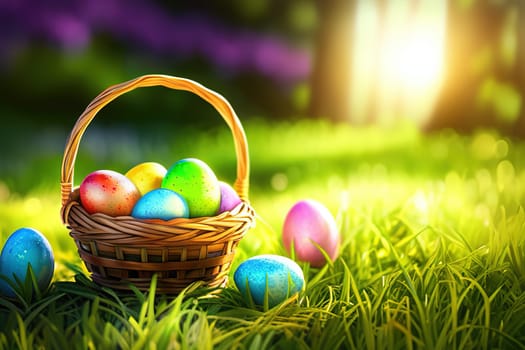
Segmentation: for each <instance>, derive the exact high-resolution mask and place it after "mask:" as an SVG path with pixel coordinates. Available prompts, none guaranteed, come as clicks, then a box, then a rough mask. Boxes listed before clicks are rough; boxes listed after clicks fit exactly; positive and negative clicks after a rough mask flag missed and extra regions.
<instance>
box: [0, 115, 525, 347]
mask: <svg viewBox="0 0 525 350" xmlns="http://www.w3.org/2000/svg"><path fill="white" fill-rule="evenodd" d="M245 129H246V132H247V135H248V140H249V144H250V160H251V166H252V176H251V179H252V185H251V187H250V189H251V191H250V195H251V202H252V205H253V207H254V208H255V210H256V211H257V213H258V220H257V226H256V227H255V228H254V229H252V230H251V231H250V232H249V233H248V234H247V236H246V237H245V238H244V239H243V240H242V241H241V244H240V246H239V249H238V251H237V255H236V259H235V261H234V264H233V267H232V270H231V271H232V272H233V271H234V270H235V268H236V266H238V264H239V263H240V262H242V261H243V260H244V259H246V258H248V257H250V256H253V255H257V254H265V253H275V254H281V255H286V252H285V250H284V248H283V246H282V243H281V238H280V234H281V232H280V230H281V226H282V222H283V220H284V217H285V215H286V212H287V210H288V209H289V208H290V207H291V206H292V205H293V203H295V202H296V201H297V200H300V199H303V198H314V199H317V200H320V201H322V202H323V203H325V204H326V206H327V207H328V208H329V209H330V210H331V212H332V213H333V214H334V216H335V217H336V220H337V223H338V225H339V227H340V230H341V234H342V238H343V243H342V247H341V254H340V256H339V258H338V259H336V260H335V261H334V262H333V263H330V264H327V265H326V266H324V267H323V268H320V269H316V268H311V267H309V266H308V265H307V264H305V263H301V262H300V266H301V267H302V268H303V271H304V273H305V277H306V286H305V289H304V290H303V291H301V293H299V294H298V295H296V296H295V297H293V298H291V299H289V300H287V301H285V302H284V303H282V304H280V305H278V306H276V307H274V308H272V309H269V310H264V309H263V308H260V307H251V306H250V304H249V303H248V302H246V301H245V300H244V299H243V298H242V296H241V295H240V293H239V292H238V290H237V289H236V288H235V286H234V285H233V283H232V282H230V284H229V285H228V286H227V288H225V289H223V290H220V291H219V293H216V292H217V291H213V292H215V293H212V291H210V290H207V289H206V288H203V287H202V286H198V285H194V286H190V287H189V288H188V289H187V290H186V291H185V292H183V293H181V294H180V295H179V296H177V297H169V296H164V295H160V294H157V293H155V286H156V281H155V280H153V281H152V287H151V289H150V291H149V292H147V293H142V292H139V291H133V292H131V293H117V292H115V291H112V290H109V289H106V288H101V287H99V286H97V285H96V284H94V283H92V282H91V281H90V279H89V276H88V275H87V274H86V271H85V269H84V268H83V266H82V264H81V262H80V260H79V258H78V256H77V255H76V251H75V246H74V243H73V242H72V239H71V238H70V237H69V236H68V233H67V230H66V229H65V228H64V227H63V226H62V224H61V222H60V216H59V210H60V203H59V201H60V193H59V187H58V181H59V170H60V161H61V159H60V158H61V155H60V152H61V151H62V150H60V149H59V150H58V151H57V150H54V153H53V150H51V151H49V152H48V153H46V152H45V151H44V150H40V151H39V152H37V154H32V155H31V156H27V161H26V162H25V163H24V165H23V166H20V167H19V168H17V169H15V170H13V171H10V172H7V171H5V172H4V174H5V175H3V176H4V177H3V180H2V182H0V198H1V201H0V243H3V242H4V241H5V239H7V236H8V235H9V233H10V232H12V231H14V230H15V229H16V228H18V227H21V226H31V227H34V228H37V229H39V230H41V231H42V232H43V233H44V234H45V235H46V236H47V237H48V238H49V240H50V241H51V244H52V246H53V248H54V251H55V255H56V263H57V266H56V272H55V277H54V282H53V284H52V285H51V287H50V288H49V290H47V291H41V292H38V291H35V290H34V289H33V288H31V285H27V286H26V288H25V289H26V290H25V292H24V295H22V296H21V298H20V299H19V300H16V301H8V300H5V299H0V349H12V348H20V349H33V348H46V349H55V348H56V349H64V348H79V349H86V348H87V349H105V348H108V349H116V348H120V349H186V348H199V349H211V348H217V349H236V348H238V349H266V348H272V349H336V348H345V349H381V348H388V349H444V348H446V349H489V348H490V349H495V348H497V349H523V348H525V318H524V317H523V315H524V314H525V212H524V209H523V208H524V207H525V159H524V158H523V154H525V152H524V151H525V142H518V141H511V140H508V139H505V138H503V137H501V136H500V135H498V134H497V133H496V132H493V131H480V132H477V133H476V134H474V135H472V136H460V135H458V134H456V133H454V132H450V131H444V132H442V133H438V134H434V135H423V134H421V133H420V132H418V131H417V130H416V129H413V128H411V127H409V126H406V127H399V128H392V129H390V130H381V129H378V128H373V127H370V128H353V127H351V126H348V125H338V126H334V125H330V124H328V123H324V122H317V121H302V122H296V123H276V124H274V125H271V124H269V123H266V122H263V121H257V120H250V121H246V122H245ZM87 135H89V130H88V133H87V134H86V140H85V143H83V144H81V154H80V155H79V159H78V160H77V163H78V164H77V166H76V167H75V170H76V174H77V175H76V178H77V179H81V178H82V176H83V175H84V174H87V172H89V171H91V170H94V169H98V168H104V167H111V168H112V169H115V170H120V171H125V170H126V169H127V168H129V167H131V166H132V165H134V164H135V163H137V162H141V161H147V160H154V161H159V162H162V163H164V164H167V165H169V164H170V163H172V162H174V161H175V160H177V159H179V158H182V157H185V156H195V157H199V158H201V159H203V160H205V161H206V162H208V163H209V164H210V165H211V166H212V168H213V169H215V170H216V172H217V174H218V175H219V177H221V178H223V179H226V180H228V181H231V180H233V177H234V172H233V170H232V169H234V168H235V165H234V162H235V157H234V154H233V144H232V142H231V137H230V136H229V134H228V133H227V131H225V130H222V129H219V130H215V129H214V130H211V131H209V132H203V131H199V130H191V129H190V130H189V131H188V130H184V131H181V132H180V133H176V135H175V137H170V136H168V134H166V136H161V137H156V138H155V139H149V138H146V139H143V138H142V136H141V134H139V133H137V134H133V133H132V134H131V141H130V139H129V137H128V138H126V140H125V142H123V143H122V144H120V143H119V140H118V138H115V139H114V140H113V142H114V143H113V144H112V145H111V147H109V148H108V149H109V150H108V151H107V152H102V155H101V154H100V152H99V153H97V151H96V150H93V147H91V146H90V142H91V141H90V140H89V136H87ZM102 136H107V135H105V134H102ZM162 140H170V141H169V142H162ZM35 142H36V141H35ZM129 144H131V145H132V147H130V146H129ZM125 145H128V147H125ZM82 146H84V147H82ZM90 147H91V148H90ZM130 150H131V151H130ZM30 169H40V170H41V171H39V172H33V173H31V174H29V172H30ZM17 171H18V172H17Z"/></svg>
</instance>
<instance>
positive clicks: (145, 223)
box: [61, 75, 255, 293]
mask: <svg viewBox="0 0 525 350" xmlns="http://www.w3.org/2000/svg"><path fill="white" fill-rule="evenodd" d="M157 85H160V86H165V87H168V88H171V89H175V90H186V91H190V92H193V93H195V94H197V95H198V96H200V97H201V98H203V99H204V100H205V101H207V102H209V103H210V104H211V105H212V106H213V107H215V109H216V110H217V111H218V113H219V114H220V115H221V116H222V117H223V119H224V120H225V122H226V123H227V124H228V126H229V127H230V129H231V131H232V135H233V139H234V145H235V152H236V156H237V178H236V180H235V183H234V185H233V187H234V189H235V190H236V192H237V193H238V194H239V197H240V198H241V200H242V202H241V204H239V205H238V206H237V207H236V208H234V209H233V210H231V211H229V212H224V213H221V214H219V215H217V216H212V217H197V218H189V219H186V218H177V219H173V220H169V221H163V220H159V219H151V220H139V219H135V218H133V217H131V216H119V217H111V216H108V215H105V214H102V213H95V214H91V215H90V214H88V213H87V212H86V211H85V209H84V208H83V207H82V206H81V204H80V200H79V192H78V188H74V187H73V173H74V163H75V158H76V154H77V152H78V147H79V143H80V140H81V138H82V135H83V133H84V131H85V130H86V128H87V126H88V125H89V123H90V122H91V121H92V120H93V118H94V117H95V115H96V114H97V113H98V112H99V111H100V109H102V107H104V106H105V105H106V104H108V103H109V102H111V101H112V100H114V99H115V98H117V97H118V96H120V95H122V94H124V93H126V92H128V91H131V90H133V89H135V88H139V87H146V86H157ZM248 178H249V160H248V146H247V141H246V136H245V134H244V131H243V129H242V125H241V124H240V121H239V119H238V118H237V116H236V114H235V112H234V111H233V109H232V107H231V106H230V104H229V103H228V102H227V101H226V100H225V99H224V98H223V97H222V96H221V95H219V94H217V93H215V92H213V91H211V90H209V89H207V88H205V87H203V86H202V85H200V84H198V83H196V82H194V81H191V80H188V79H183V78H178V77H172V76H166V75H145V76H142V77H138V78H136V79H133V80H130V81H128V82H124V83H122V84H118V85H115V86H112V87H109V88H108V89H106V90H105V91H103V92H102V93H101V94H100V95H98V96H97V97H96V98H95V99H94V100H93V101H92V102H91V103H90V104H89V105H88V107H87V108H86V110H85V111H84V112H83V113H82V115H81V116H80V117H79V119H78V120H77V122H76V124H75V126H74V127H73V130H72V132H71V134H70V137H69V139H68V141H67V143H66V148H65V152H64V158H63V162H62V173H61V192H62V193H61V194H62V220H63V222H64V224H65V225H66V226H67V228H68V229H69V231H70V236H71V237H72V238H73V239H74V241H75V243H76V245H77V248H78V253H79V255H80V257H81V259H82V260H83V262H84V264H85V265H86V267H87V269H88V270H89V271H90V272H91V276H92V278H93V280H94V281H95V282H97V283H98V284H101V285H103V286H108V287H111V288H115V289H128V288H129V285H130V284H133V285H135V286H136V287H137V288H138V289H140V290H147V289H148V288H149V286H150V282H151V277H152V276H153V274H157V275H158V287H157V289H158V291H159V292H162V293H178V292H180V291H181V290H182V289H184V288H185V287H187V286H188V285H189V284H191V283H192V282H195V281H203V282H205V284H206V285H208V286H210V287H217V286H222V285H224V284H226V282H227V279H228V274H229V270H230V266H231V262H232V260H233V258H234V254H235V249H236V247H237V246H238V244H239V242H240V240H241V239H242V238H243V236H244V235H245V234H246V232H247V231H248V229H249V228H250V227H251V226H252V225H253V223H254V220H255V219H254V218H255V212H254V210H253V208H252V207H251V206H250V204H249V202H248Z"/></svg>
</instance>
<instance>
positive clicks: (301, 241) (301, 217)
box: [282, 199, 341, 267]
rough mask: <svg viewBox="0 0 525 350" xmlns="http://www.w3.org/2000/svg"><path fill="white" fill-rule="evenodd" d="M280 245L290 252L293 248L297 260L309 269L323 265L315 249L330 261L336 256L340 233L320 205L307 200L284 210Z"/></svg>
mask: <svg viewBox="0 0 525 350" xmlns="http://www.w3.org/2000/svg"><path fill="white" fill-rule="evenodd" d="M282 235H283V243H284V247H285V248H286V250H287V251H288V252H289V253H290V251H291V248H292V243H293V249H294V252H295V255H296V256H297V259H298V260H301V261H305V262H309V263H310V265H311V266H313V267H321V266H323V265H324V264H325V263H326V259H325V256H324V255H323V253H322V252H321V250H320V249H319V248H321V249H322V250H324V252H325V253H326V254H327V255H328V256H329V257H330V259H332V260H334V259H335V258H336V257H337V255H338V253H339V244H340V240H341V238H340V234H339V231H338V229H337V225H336V222H335V219H334V217H333V216H332V214H331V213H330V211H329V210H328V209H327V208H326V207H325V206H324V205H323V204H322V203H320V202H318V201H315V200H311V199H307V200H301V201H299V202H297V203H295V204H294V205H293V206H292V208H291V209H290V210H289V211H288V213H287V215H286V218H285V220H284V225H283V232H282Z"/></svg>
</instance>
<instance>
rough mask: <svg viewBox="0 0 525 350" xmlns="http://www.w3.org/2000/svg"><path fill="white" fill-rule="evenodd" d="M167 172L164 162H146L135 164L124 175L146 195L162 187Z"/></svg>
mask: <svg viewBox="0 0 525 350" xmlns="http://www.w3.org/2000/svg"><path fill="white" fill-rule="evenodd" d="M166 172H167V170H166V168H165V167H164V165H162V164H159V163H156V162H145V163H140V164H137V165H135V166H134V167H133V168H131V169H129V170H128V172H127V173H126V174H124V175H125V176H126V177H127V178H128V179H130V180H131V182H133V183H134V184H135V186H137V188H138V190H139V192H140V194H141V195H145V194H146V193H148V192H150V191H151V190H154V189H156V188H159V187H160V185H161V184H162V179H163V178H164V176H165V175H166Z"/></svg>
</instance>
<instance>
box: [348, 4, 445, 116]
mask: <svg viewBox="0 0 525 350" xmlns="http://www.w3.org/2000/svg"><path fill="white" fill-rule="evenodd" d="M383 11H384V12H383V13H381V14H380V13H379V12H380V9H379V8H378V7H377V5H376V4H374V3H372V2H369V1H366V0H360V1H358V9H357V18H356V24H355V31H356V33H355V42H354V52H353V70H352V77H351V79H352V86H353V87H354V88H353V89H352V96H351V97H350V103H351V104H352V105H351V110H352V114H353V115H352V118H353V120H355V121H358V122H366V121H375V122H380V123H383V124H385V123H386V124H390V123H392V122H395V121H397V120H399V119H401V118H407V119H411V120H415V121H416V122H419V123H423V122H424V120H425V119H426V118H427V117H428V116H429V114H430V112H431V111H432V108H433V104H434V102H435V99H436V97H437V94H438V91H439V88H440V85H441V76H442V73H443V59H444V58H443V56H444V47H445V28H446V25H445V24H446V2H445V1H432V2H431V1H421V2H418V6H416V7H414V5H413V3H411V2H410V1H406V0H400V1H398V2H391V3H388V5H386V8H385V9H383Z"/></svg>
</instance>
